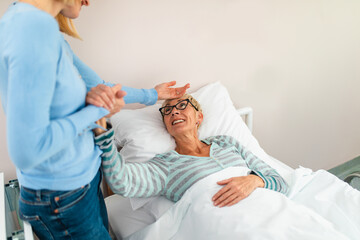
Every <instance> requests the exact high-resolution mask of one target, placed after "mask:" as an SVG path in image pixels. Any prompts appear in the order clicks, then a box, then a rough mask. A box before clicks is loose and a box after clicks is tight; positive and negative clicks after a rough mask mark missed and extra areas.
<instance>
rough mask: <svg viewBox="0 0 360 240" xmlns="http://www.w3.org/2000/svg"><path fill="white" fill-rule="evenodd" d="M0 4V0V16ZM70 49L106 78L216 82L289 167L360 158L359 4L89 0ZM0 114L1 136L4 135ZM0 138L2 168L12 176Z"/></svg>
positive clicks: (138, 82) (145, 83) (143, 83)
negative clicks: (249, 114) (249, 113)
mask: <svg viewBox="0 0 360 240" xmlns="http://www.w3.org/2000/svg"><path fill="white" fill-rule="evenodd" d="M5 2H8V3H9V2H11V1H8V0H6V1H4V0H2V1H1V3H0V6H1V13H2V12H4V11H5V10H4V9H5V7H3V6H5V5H6V4H5ZM91 5H92V6H90V7H89V8H84V9H83V11H82V14H81V17H80V18H79V19H78V20H77V21H76V25H77V27H78V29H79V32H80V34H81V36H82V38H83V39H84V41H78V40H70V43H71V45H72V47H73V49H74V51H75V52H76V53H77V54H78V55H79V56H80V58H82V59H83V60H84V61H85V62H86V63H88V64H89V65H90V66H91V67H92V68H93V69H95V70H96V71H97V72H98V73H99V75H100V76H102V77H103V78H104V79H105V80H107V81H112V82H116V83H122V84H124V85H128V86H133V87H144V88H150V87H152V86H154V85H155V84H156V83H159V82H162V81H168V80H177V81H179V83H180V84H184V83H186V82H190V83H191V85H192V89H193V90H196V89H197V88H199V87H201V86H203V85H205V84H206V83H209V82H213V81H218V80H220V81H222V83H223V84H224V85H225V86H226V87H227V88H228V90H229V92H230V94H231V96H232V99H233V101H234V104H235V105H236V106H237V107H242V106H251V107H253V109H254V135H255V136H256V137H257V139H258V140H259V142H260V144H261V145H262V146H263V148H264V149H265V150H266V151H267V152H268V153H269V154H270V155H272V156H274V157H276V158H278V159H279V160H281V161H283V162H285V163H287V164H288V165H290V166H292V167H297V166H298V165H302V166H305V167H310V168H313V169H315V170H316V169H319V168H324V169H329V168H331V167H333V166H336V165H338V164H340V163H343V162H345V161H347V160H349V159H351V158H353V157H355V156H358V155H360V128H359V127H358V119H360V94H359V90H360V81H359V80H360V79H359V77H360V71H359V65H360V15H359V14H358V13H359V10H360V1H358V0H347V1H344V0H304V1H289V0H273V1H267V0H255V1H254V0H251V1H250V0H238V1H236V0H181V1H180V0H172V1H168V0H152V1H146V0H132V1H130V0H128V1H124V0H122V1H110V0H101V1H99V0H97V1H95V0H94V1H91ZM4 121H5V120H4V115H3V113H1V115H0V124H1V126H0V127H1V132H2V133H3V132H4V131H5V127H4V124H5V123H4ZM5 145H6V140H5V135H4V134H1V137H0V147H1V157H2V160H1V169H0V171H4V170H5V172H6V174H7V177H8V176H14V174H13V168H12V167H11V166H10V165H11V164H10V163H9V162H10V161H9V157H8V155H7V154H6V148H5Z"/></svg>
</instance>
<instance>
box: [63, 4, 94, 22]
mask: <svg viewBox="0 0 360 240" xmlns="http://www.w3.org/2000/svg"><path fill="white" fill-rule="evenodd" d="M89 4H90V0H75V1H74V3H67V4H65V6H64V8H63V9H62V10H61V12H60V13H61V14H62V15H64V16H65V17H67V18H70V19H75V18H77V17H79V15H80V10H81V7H82V6H83V5H85V6H89Z"/></svg>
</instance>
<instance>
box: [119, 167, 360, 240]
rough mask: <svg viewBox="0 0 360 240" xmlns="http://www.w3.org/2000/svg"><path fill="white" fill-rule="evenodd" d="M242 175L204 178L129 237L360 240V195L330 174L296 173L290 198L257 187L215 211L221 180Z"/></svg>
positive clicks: (233, 170) (227, 171)
mask: <svg viewBox="0 0 360 240" xmlns="http://www.w3.org/2000/svg"><path fill="white" fill-rule="evenodd" d="M239 171H240V170H239V169H238V168H229V169H224V170H223V171H221V172H218V173H215V174H213V175H211V176H208V177H206V178H204V179H203V180H201V181H199V182H198V183H196V184H194V185H193V186H192V187H191V188H190V189H189V190H188V191H187V192H186V193H185V194H184V196H183V198H182V199H181V200H180V201H179V202H177V203H176V204H175V205H174V206H173V207H171V208H170V209H169V210H168V211H166V212H165V213H164V214H163V215H162V216H161V217H160V218H159V219H158V220H157V221H156V222H154V223H153V224H150V225H149V226H147V227H145V228H144V229H142V230H140V231H138V232H135V233H134V234H132V235H130V236H129V237H127V238H125V239H130V240H136V239H142V240H143V239H164V240H165V239H207V240H208V239H222V240H225V239H249V240H253V239H254V240H258V239H276V240H281V239H284V240H287V239H292V240H297V239H298V240H307V239H309V240H316V239H319V240H320V239H327V240H332V239H333V240H342V239H350V240H355V239H359V236H360V215H359V214H358V213H359V212H360V211H359V210H360V192H359V191H358V190H356V189H354V188H352V187H351V186H349V185H348V184H347V183H344V182H343V181H341V180H339V179H338V178H337V177H335V176H334V175H332V174H330V173H328V172H326V171H324V170H319V171H316V172H313V171H312V170H310V169H306V168H302V167H300V168H298V169H296V170H295V171H293V173H292V174H291V176H290V177H291V191H290V193H289V196H288V197H286V196H284V195H283V194H280V193H278V192H274V191H271V190H267V189H256V190H255V191H254V192H253V193H252V194H251V195H250V196H249V197H248V198H246V199H244V200H242V201H240V202H239V203H238V204H236V205H234V206H231V207H224V208H218V207H214V206H213V204H212V201H211V197H212V196H213V195H214V194H215V193H216V192H217V191H218V190H219V189H220V186H218V185H217V184H216V181H218V180H220V179H224V178H228V177H232V176H238V175H239Z"/></svg>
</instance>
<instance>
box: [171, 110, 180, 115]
mask: <svg viewBox="0 0 360 240" xmlns="http://www.w3.org/2000/svg"><path fill="white" fill-rule="evenodd" d="M175 114H179V110H177V109H176V108H174V109H173V110H172V111H171V116H174V115H175Z"/></svg>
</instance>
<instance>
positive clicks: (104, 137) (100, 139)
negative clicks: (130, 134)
mask: <svg viewBox="0 0 360 240" xmlns="http://www.w3.org/2000/svg"><path fill="white" fill-rule="evenodd" d="M110 127H111V128H110V129H108V131H106V132H104V133H102V134H100V135H98V136H95V144H96V145H102V144H103V143H104V142H108V140H112V139H113V138H114V129H113V128H112V126H111V125H110Z"/></svg>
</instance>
